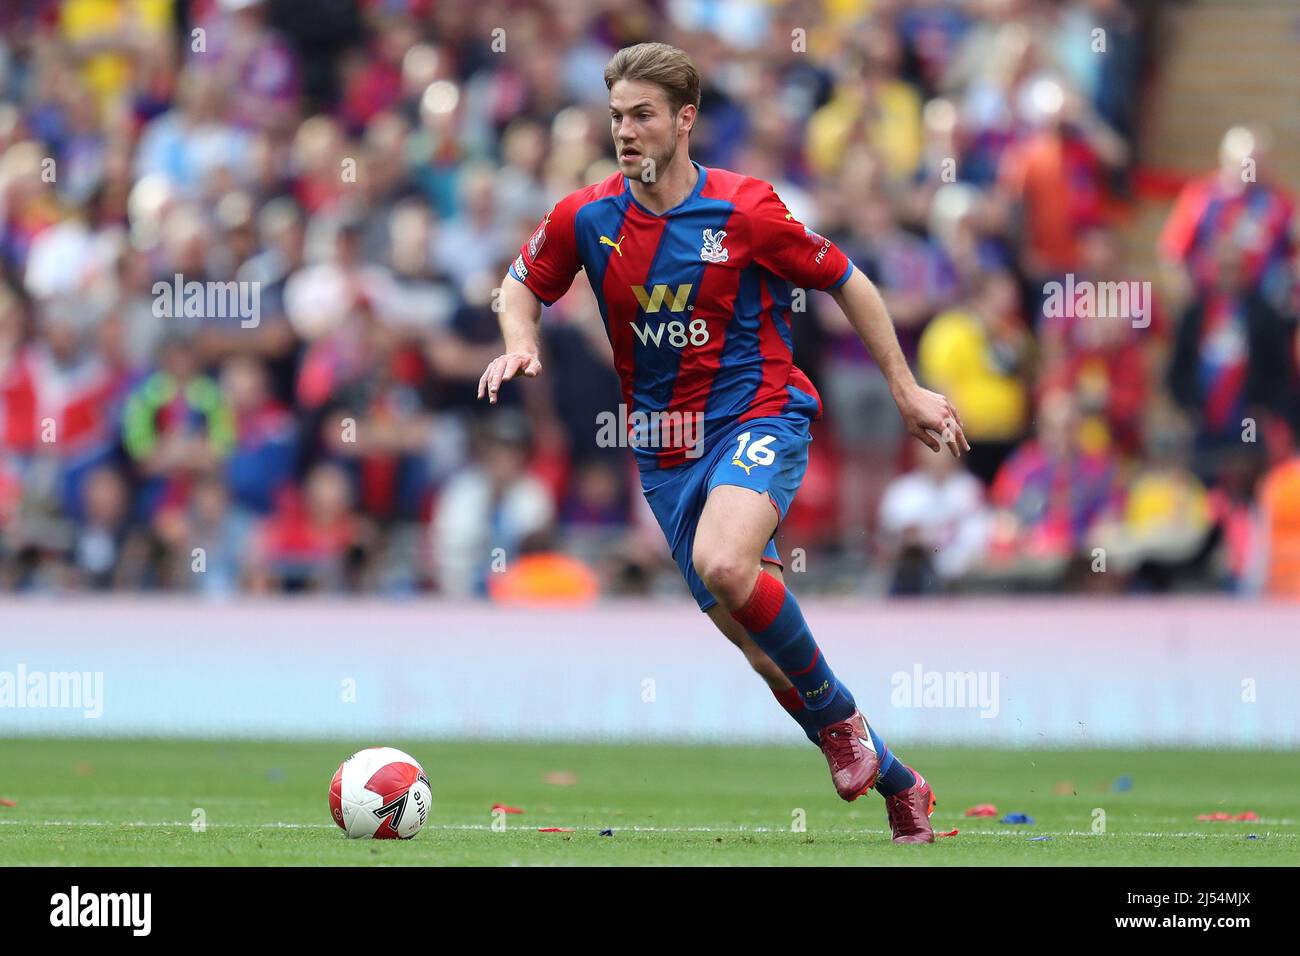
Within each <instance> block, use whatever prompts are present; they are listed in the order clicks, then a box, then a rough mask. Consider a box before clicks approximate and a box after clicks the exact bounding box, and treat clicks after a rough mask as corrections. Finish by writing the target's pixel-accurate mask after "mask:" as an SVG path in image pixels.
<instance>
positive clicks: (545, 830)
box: [537, 827, 573, 833]
mask: <svg viewBox="0 0 1300 956" xmlns="http://www.w3.org/2000/svg"><path fill="white" fill-rule="evenodd" d="M537 832H538V833H572V832H573V828H572V827H538V828H537Z"/></svg>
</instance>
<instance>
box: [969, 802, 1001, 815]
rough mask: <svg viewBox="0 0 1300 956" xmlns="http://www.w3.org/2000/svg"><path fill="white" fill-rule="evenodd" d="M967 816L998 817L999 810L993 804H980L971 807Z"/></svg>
mask: <svg viewBox="0 0 1300 956" xmlns="http://www.w3.org/2000/svg"><path fill="white" fill-rule="evenodd" d="M965 815H966V816H968V817H996V816H997V815H998V808H997V807H995V806H993V804H991V803H980V804H976V805H975V806H973V807H970V808H969V809H968V810H967V811H966V813H965Z"/></svg>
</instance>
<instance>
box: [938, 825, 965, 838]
mask: <svg viewBox="0 0 1300 956" xmlns="http://www.w3.org/2000/svg"><path fill="white" fill-rule="evenodd" d="M960 832H961V831H960V830H958V829H957V828H956V827H953V828H952V829H951V830H949V831H948V832H947V833H936V834H935V836H937V837H950V836H956V835H957V834H958V833H960Z"/></svg>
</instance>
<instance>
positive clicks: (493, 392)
mask: <svg viewBox="0 0 1300 956" xmlns="http://www.w3.org/2000/svg"><path fill="white" fill-rule="evenodd" d="M520 372H523V373H524V374H525V375H527V376H528V377H529V378H536V377H537V376H538V375H541V374H542V362H541V359H539V358H538V357H537V356H536V355H533V354H532V353H531V352H507V353H506V354H505V355H498V356H497V357H496V358H494V359H493V360H492V361H491V363H489V365H488V367H487V369H486V370H485V371H484V372H483V377H482V378H480V379H479V380H478V397H479V398H482V397H483V395H484V393H485V392H486V393H487V397H488V402H489V403H491V404H493V405H495V404H496V403H497V392H499V391H501V383H502V382H506V381H509V380H510V379H512V378H514V377H515V376H516V375H517V374H519V373H520Z"/></svg>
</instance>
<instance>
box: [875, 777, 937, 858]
mask: <svg viewBox="0 0 1300 956" xmlns="http://www.w3.org/2000/svg"><path fill="white" fill-rule="evenodd" d="M905 766H906V765H905ZM907 769H908V770H912V768H911V767H908V768H907ZM912 776H914V777H916V783H914V784H913V785H912V786H910V787H908V788H907V789H906V790H904V791H902V792H901V793H896V794H894V795H893V796H892V797H885V810H886V811H887V812H888V813H889V829H891V830H893V831H894V842H895V843H933V842H934V827H932V826H930V814H932V813H934V808H935V806H936V805H937V803H938V801H936V800H935V799H934V791H933V790H931V789H930V784H928V783H927V782H926V780H925V778H924V777H922V776H921V775H920V774H919V773H917V772H916V771H915V770H912Z"/></svg>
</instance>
